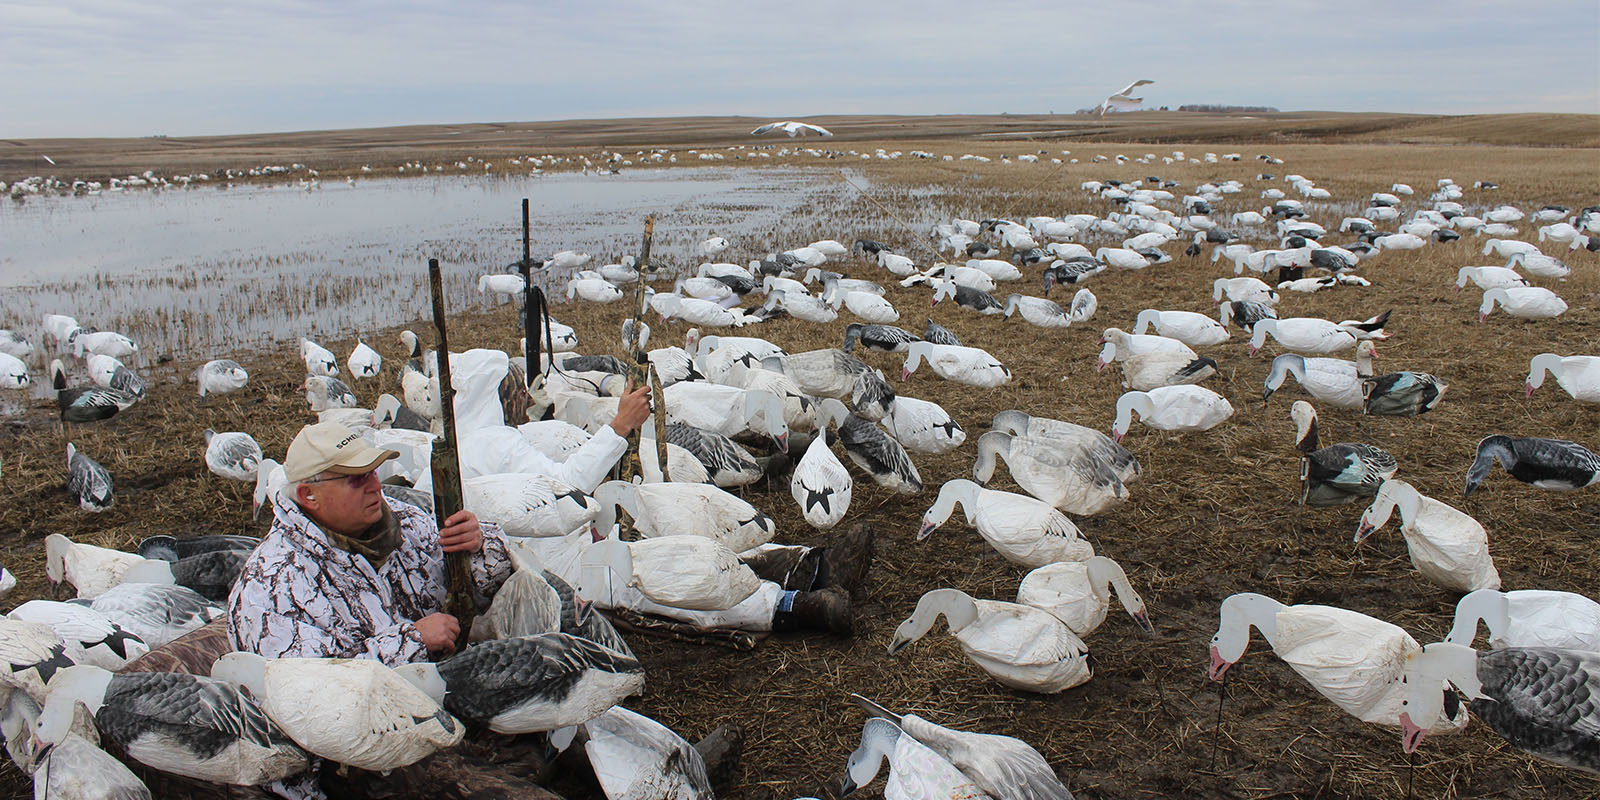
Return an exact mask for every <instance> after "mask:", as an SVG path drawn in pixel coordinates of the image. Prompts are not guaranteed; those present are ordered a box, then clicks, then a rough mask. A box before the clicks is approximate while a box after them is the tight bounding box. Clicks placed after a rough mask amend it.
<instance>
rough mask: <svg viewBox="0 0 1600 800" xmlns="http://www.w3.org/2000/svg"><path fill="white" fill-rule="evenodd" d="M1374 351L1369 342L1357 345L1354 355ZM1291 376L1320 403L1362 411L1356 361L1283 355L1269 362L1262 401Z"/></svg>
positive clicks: (1359, 379) (1269, 397)
mask: <svg viewBox="0 0 1600 800" xmlns="http://www.w3.org/2000/svg"><path fill="white" fill-rule="evenodd" d="M1373 349H1375V348H1374V347H1373V345H1372V343H1371V342H1362V343H1361V344H1360V345H1358V346H1357V351H1356V352H1357V354H1358V356H1359V355H1360V353H1361V352H1363V351H1366V352H1368V353H1370V352H1371V351H1372V350H1373ZM1291 375H1292V376H1294V378H1295V380H1298V381H1299V382H1300V387H1301V388H1303V389H1305V390H1306V394H1309V395H1311V396H1312V397H1314V398H1316V399H1317V400H1318V401H1319V402H1322V403H1327V404H1328V405H1331V406H1334V407H1336V408H1361V406H1362V402H1363V400H1362V391H1361V375H1360V370H1359V367H1358V365H1357V363H1356V362H1354V361H1344V360H1342V359H1337V358H1311V357H1307V356H1302V355H1300V354H1299V353H1284V354H1283V355H1280V356H1278V357H1277V358H1274V359H1272V369H1271V371H1270V372H1268V373H1267V380H1266V384H1265V385H1264V386H1263V388H1262V390H1261V400H1262V402H1266V401H1268V400H1270V399H1271V398H1272V395H1273V394H1274V393H1276V392H1277V391H1278V389H1279V388H1281V387H1282V386H1283V382H1284V379H1285V378H1287V377H1288V376H1291Z"/></svg>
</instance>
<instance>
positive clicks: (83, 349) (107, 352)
mask: <svg viewBox="0 0 1600 800" xmlns="http://www.w3.org/2000/svg"><path fill="white" fill-rule="evenodd" d="M137 352H139V346H138V345H136V344H134V343H133V340H132V339H129V338H128V337H126V336H123V335H122V334H120V333H116V332H114V331H82V332H80V333H79V334H78V335H76V336H74V337H72V354H73V355H75V356H77V357H78V358H84V357H85V356H87V355H89V354H91V353H93V354H95V355H102V356H111V357H113V358H122V357H123V356H131V355H133V354H135V353H137Z"/></svg>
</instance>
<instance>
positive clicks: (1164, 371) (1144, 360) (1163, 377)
mask: <svg viewBox="0 0 1600 800" xmlns="http://www.w3.org/2000/svg"><path fill="white" fill-rule="evenodd" d="M1115 359H1116V345H1115V344H1112V343H1111V342H1106V346H1105V347H1104V348H1103V349H1102V352H1101V357H1100V362H1099V363H1101V364H1107V363H1110V362H1112V361H1114V360H1115ZM1121 363H1122V386H1123V388H1125V389H1134V390H1136V391H1141V392H1148V391H1150V390H1151V389H1155V388H1157V387H1161V386H1183V385H1187V384H1195V383H1199V382H1201V381H1203V380H1205V379H1206V378H1209V377H1211V376H1212V375H1215V374H1217V362H1216V361H1215V360H1214V359H1210V358H1204V357H1202V358H1193V359H1191V358H1189V357H1188V356H1185V355H1182V354H1180V353H1168V352H1154V353H1140V354H1138V355H1136V356H1130V357H1128V358H1126V359H1124V360H1123V361H1122V362H1121ZM1063 380H1064V379H1063Z"/></svg>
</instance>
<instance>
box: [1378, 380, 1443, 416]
mask: <svg viewBox="0 0 1600 800" xmlns="http://www.w3.org/2000/svg"><path fill="white" fill-rule="evenodd" d="M1449 388H1450V384H1447V383H1445V382H1444V381H1441V380H1439V379H1438V378H1437V377H1435V376H1433V375H1430V374H1428V373H1426V372H1390V373H1387V374H1384V375H1378V376H1376V377H1370V378H1363V379H1362V380H1361V396H1362V405H1361V412H1362V413H1363V414H1370V415H1373V416H1383V417H1414V416H1416V415H1418V414H1426V413H1428V412H1429V411H1432V410H1433V408H1434V406H1437V405H1439V401H1440V400H1443V399H1444V393H1445V391H1446V390H1448V389H1449Z"/></svg>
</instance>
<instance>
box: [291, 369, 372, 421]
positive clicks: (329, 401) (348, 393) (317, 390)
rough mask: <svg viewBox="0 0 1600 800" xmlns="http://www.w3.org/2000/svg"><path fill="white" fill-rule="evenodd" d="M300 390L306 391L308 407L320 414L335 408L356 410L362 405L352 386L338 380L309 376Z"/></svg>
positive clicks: (324, 376) (323, 376)
mask: <svg viewBox="0 0 1600 800" xmlns="http://www.w3.org/2000/svg"><path fill="white" fill-rule="evenodd" d="M300 388H301V389H304V390H305V393H306V405H308V406H309V407H310V408H311V410H312V411H315V412H317V413H319V414H320V413H322V412H324V411H328V410H331V409H335V408H355V407H357V406H358V405H360V402H359V401H358V400H356V393H355V392H354V391H352V390H351V389H350V384H348V383H345V382H344V381H341V380H339V379H338V378H331V377H328V376H326V375H307V376H306V380H305V383H303V384H301V386H300ZM368 413H369V414H370V413H371V412H368Z"/></svg>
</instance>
